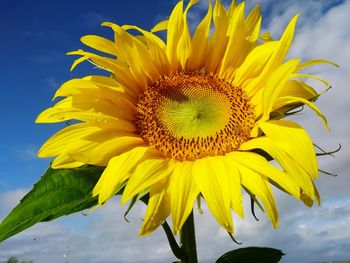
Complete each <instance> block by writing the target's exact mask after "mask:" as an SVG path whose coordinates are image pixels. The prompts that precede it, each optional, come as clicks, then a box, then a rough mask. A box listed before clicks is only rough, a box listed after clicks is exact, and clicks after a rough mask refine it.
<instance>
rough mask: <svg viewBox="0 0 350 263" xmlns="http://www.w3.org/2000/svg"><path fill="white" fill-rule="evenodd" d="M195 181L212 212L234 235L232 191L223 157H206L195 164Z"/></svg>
mask: <svg viewBox="0 0 350 263" xmlns="http://www.w3.org/2000/svg"><path fill="white" fill-rule="evenodd" d="M193 177H194V181H195V183H196V185H197V187H198V189H199V191H200V192H201V193H202V195H203V197H204V199H205V202H206V203H207V205H208V207H209V209H210V211H211V212H212V214H213V215H214V217H215V218H216V220H217V221H218V222H219V224H220V225H222V226H223V227H224V228H225V229H226V230H227V231H228V232H230V233H233V222H232V215H231V211H230V204H231V202H230V201H231V194H230V191H232V189H230V188H229V186H230V183H229V182H230V181H231V178H230V175H229V173H228V169H227V166H226V165H225V163H224V162H223V161H222V160H221V157H206V158H202V159H198V160H196V161H195V162H194V163H193Z"/></svg>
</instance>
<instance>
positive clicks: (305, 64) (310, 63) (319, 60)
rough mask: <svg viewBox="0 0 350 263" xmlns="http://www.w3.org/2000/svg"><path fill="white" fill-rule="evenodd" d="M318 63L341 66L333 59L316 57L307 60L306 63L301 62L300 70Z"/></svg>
mask: <svg viewBox="0 0 350 263" xmlns="http://www.w3.org/2000/svg"><path fill="white" fill-rule="evenodd" d="M317 64H330V65H333V66H335V67H337V68H339V65H338V64H336V63H334V62H332V61H329V60H325V59H315V60H309V61H306V62H304V63H301V64H299V66H298V70H302V69H304V68H306V67H310V66H313V65H317Z"/></svg>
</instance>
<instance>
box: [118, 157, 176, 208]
mask: <svg viewBox="0 0 350 263" xmlns="http://www.w3.org/2000/svg"><path fill="white" fill-rule="evenodd" d="M172 169H173V166H172V165H171V164H169V160H166V159H164V158H159V159H149V160H145V161H143V162H142V163H140V164H139V165H138V166H137V167H136V169H135V171H134V172H133V173H132V174H131V175H130V179H129V181H128V184H127V185H126V187H125V190H124V193H123V197H122V204H124V203H126V202H127V201H129V200H130V199H131V198H133V197H134V196H135V195H137V194H138V193H140V192H141V191H143V190H144V189H146V188H148V187H150V186H152V185H153V184H156V183H157V182H158V181H160V180H161V179H163V178H164V177H166V176H167V175H169V174H170V173H171V172H172Z"/></svg>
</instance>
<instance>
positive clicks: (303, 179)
mask: <svg viewBox="0 0 350 263" xmlns="http://www.w3.org/2000/svg"><path fill="white" fill-rule="evenodd" d="M240 149H241V150H253V149H262V150H263V151H265V152H266V153H268V154H269V155H270V156H271V157H272V158H273V159H274V160H276V161H277V163H278V164H279V165H280V166H281V167H282V168H283V169H284V170H285V172H286V173H287V174H288V177H289V178H290V179H292V180H293V181H294V182H295V184H296V185H297V186H298V187H300V189H301V193H302V194H303V195H304V196H308V197H309V198H310V199H311V200H313V198H314V187H313V183H312V180H311V177H310V175H309V174H308V173H307V172H306V171H305V170H304V169H303V168H302V167H300V165H299V164H298V163H297V162H296V161H295V159H294V158H293V156H290V155H289V154H288V152H286V151H285V150H284V148H283V146H279V145H277V144H274V143H273V142H272V141H271V140H270V139H269V138H267V137H259V138H255V139H253V140H249V141H247V142H245V143H244V144H242V145H241V147H240ZM277 183H278V182H277ZM294 197H295V198H297V199H299V198H302V195H301V194H299V192H298V193H294Z"/></svg>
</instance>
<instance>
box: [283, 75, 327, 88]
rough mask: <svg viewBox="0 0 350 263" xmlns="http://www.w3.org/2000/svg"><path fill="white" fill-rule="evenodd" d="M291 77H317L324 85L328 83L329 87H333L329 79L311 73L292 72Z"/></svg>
mask: <svg viewBox="0 0 350 263" xmlns="http://www.w3.org/2000/svg"><path fill="white" fill-rule="evenodd" d="M290 77H291V78H308V79H316V80H318V81H321V82H322V83H323V84H324V85H326V86H327V87H331V86H332V85H331V83H329V82H328V81H327V80H325V79H323V78H320V77H317V76H314V75H310V74H301V73H297V74H292V75H291V76H290Z"/></svg>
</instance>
